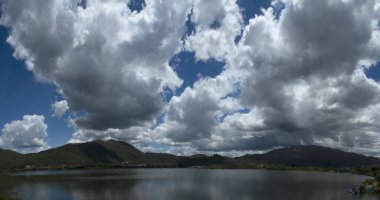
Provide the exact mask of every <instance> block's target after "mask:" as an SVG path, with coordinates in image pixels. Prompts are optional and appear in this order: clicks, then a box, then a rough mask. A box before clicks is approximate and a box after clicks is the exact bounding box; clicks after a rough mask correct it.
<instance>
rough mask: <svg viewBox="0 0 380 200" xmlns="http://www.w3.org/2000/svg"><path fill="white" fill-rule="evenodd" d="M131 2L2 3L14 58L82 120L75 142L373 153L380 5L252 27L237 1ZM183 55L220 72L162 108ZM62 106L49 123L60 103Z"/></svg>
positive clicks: (374, 0) (296, 8) (273, 18)
mask: <svg viewBox="0 0 380 200" xmlns="http://www.w3.org/2000/svg"><path fill="white" fill-rule="evenodd" d="M129 3H130V2H129V1H128V0H125V1H122V0H113V1H101V0H88V1H87V3H86V6H78V2H77V1H71V0H63V1H62V0H61V1H58V0H54V1H49V2H47V3H45V4H40V3H38V2H37V1H32V0H3V1H2V5H1V10H2V16H1V20H0V22H1V24H2V25H5V26H7V27H9V28H10V30H11V32H10V36H9V38H8V42H9V43H10V44H11V45H12V46H13V47H14V49H15V54H14V55H15V56H16V57H17V58H19V59H22V60H24V61H25V63H26V65H27V67H28V69H29V70H31V71H32V72H33V73H34V75H35V76H36V77H37V78H38V79H39V80H41V81H46V82H50V83H52V84H55V85H56V86H57V87H58V89H59V90H60V91H62V92H61V93H62V95H63V96H64V97H65V98H66V99H67V100H69V102H70V105H69V106H70V110H72V111H74V112H75V111H83V113H84V115H80V113H82V112H78V113H79V115H74V116H78V117H74V118H73V119H71V120H72V121H73V124H74V126H75V127H76V132H75V133H74V134H73V137H72V139H71V140H70V141H71V142H81V141H87V140H94V139H111V138H113V139H121V140H125V141H131V142H133V143H135V144H140V145H141V146H143V147H144V148H145V149H155V148H154V147H149V146H146V145H148V144H150V143H152V142H153V143H158V144H160V145H167V147H165V148H164V150H165V151H171V152H176V153H178V154H187V153H189V152H196V151H202V152H222V153H225V154H229V153H228V152H233V154H234V155H236V154H238V152H242V153H243V152H252V151H256V150H259V151H265V150H267V149H272V148H276V147H278V146H286V145H304V144H306V145H307V144H320V145H325V146H331V147H337V148H341V149H346V150H347V149H350V150H352V151H356V152H360V153H366V154H371V155H378V150H379V148H380V139H379V138H380V137H379V136H380V127H379V126H378V125H377V122H378V121H379V120H380V115H379V114H378V113H380V83H379V82H376V81H375V80H373V79H370V78H368V77H367V76H366V74H365V70H366V69H368V68H371V67H373V66H374V65H375V64H376V63H378V62H379V60H380V30H379V20H380V1H379V0H368V1H355V0H320V1H310V0H275V1H272V6H271V7H269V8H268V9H266V10H262V11H263V12H262V13H260V14H257V15H256V16H255V17H253V18H252V19H250V20H249V22H248V24H246V25H244V23H243V21H242V20H243V19H242V14H241V11H242V8H240V7H239V6H238V5H237V3H236V1H235V0H212V1H201V0H186V1H179V2H175V3H173V2H169V1H162V2H158V1H153V0H147V1H146V3H145V5H144V6H143V8H142V10H140V11H139V12H137V11H132V10H130V9H129V7H128V4H129ZM279 5H280V6H279ZM41 10H42V11H44V12H41ZM168 22H170V23H168ZM189 22H190V23H191V24H192V25H191V26H193V28H194V31H193V32H191V33H188V34H187V35H186V33H185V31H186V24H187V23H189ZM237 37H239V38H240V37H241V39H240V40H236V38H237ZM183 50H186V51H194V53H195V58H196V59H198V60H205V61H206V60H208V59H215V60H218V61H223V62H224V63H225V66H224V67H223V71H222V72H221V73H220V74H219V75H218V76H216V77H214V78H202V77H200V78H199V80H198V81H197V82H195V83H194V84H193V86H191V87H187V88H186V89H185V90H184V91H183V92H182V93H181V94H178V95H176V96H173V97H172V98H171V99H169V100H168V102H165V101H163V98H162V95H163V93H165V92H167V91H168V90H169V91H170V90H171V92H172V93H173V94H175V90H176V88H177V87H179V86H181V84H182V83H183V82H184V81H185V80H181V79H180V78H179V77H178V75H177V74H176V72H175V71H174V70H173V69H172V67H170V66H169V64H168V63H169V62H168V61H169V60H170V59H171V57H172V56H173V55H175V54H177V53H179V52H181V51H183ZM176 67H181V66H176ZM185 78H186V77H185ZM169 93H170V92H169ZM62 104H63V103H62ZM66 104H67V102H66ZM60 106H61V108H62V107H64V108H65V109H59V108H58V107H60ZM56 107H57V114H55V116H57V117H59V116H62V115H63V114H61V115H60V114H59V113H62V112H63V110H67V109H68V108H67V105H66V106H65V105H57V106H54V111H56V109H55V108H56ZM59 111H61V112H59ZM63 113H64V112H63ZM159 116H162V119H161V120H157V118H158V117H159ZM144 145H145V146H144ZM156 150H157V149H155V151H156Z"/></svg>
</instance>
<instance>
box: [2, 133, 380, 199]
mask: <svg viewBox="0 0 380 200" xmlns="http://www.w3.org/2000/svg"><path fill="white" fill-rule="evenodd" d="M109 168H211V169H272V170H297V171H321V172H342V173H343V172H344V173H352V174H360V175H367V176H372V177H375V179H371V180H367V181H365V182H364V183H363V185H362V187H364V188H365V190H366V191H373V192H379V191H380V183H379V182H380V159H379V158H376V157H368V156H364V155H360V154H355V153H350V152H344V151H341V150H337V149H331V148H326V147H320V146H293V147H286V148H281V149H277V150H273V151H270V152H268V153H265V154H252V155H244V156H241V157H235V158H230V157H225V156H221V155H212V156H209V155H204V154H197V155H193V156H175V155H172V154H165V153H145V152H141V151H140V150H138V149H136V148H135V147H133V146H132V145H130V144H127V143H124V142H121V141H115V140H109V141H94V142H88V143H81V144H67V145H64V146H61V147H58V148H54V149H49V150H46V151H42V152H39V153H32V154H19V153H17V152H13V151H9V150H0V170H1V171H5V172H7V171H8V172H15V171H30V170H52V169H59V170H65V169H109ZM1 199H4V197H1V196H0V200H1Z"/></svg>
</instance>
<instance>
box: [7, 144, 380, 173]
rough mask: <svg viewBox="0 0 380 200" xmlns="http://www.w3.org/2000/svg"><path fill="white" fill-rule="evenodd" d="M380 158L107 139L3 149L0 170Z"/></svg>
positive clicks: (330, 163) (320, 163)
mask: <svg viewBox="0 0 380 200" xmlns="http://www.w3.org/2000/svg"><path fill="white" fill-rule="evenodd" d="M379 164H380V159H379V158H375V157H367V156H364V155H360V154H356V153H350V152H344V151H341V150H337V149H331V148H326V147H320V146H296V147H285V148H281V149H277V150H273V151H270V152H268V153H265V154H253V155H245V156H241V157H236V158H229V157H225V156H220V155H213V156H207V155H204V154H196V155H193V156H188V157H186V156H176V155H172V154H167V153H144V152H141V151H140V150H138V149H136V148H135V147H134V146H132V145H130V144H127V143H125V142H121V141H116V140H108V141H93V142H87V143H81V144H66V145H63V146H61V147H57V148H53V149H49V150H46V151H41V152H39V153H31V154H20V153H17V152H13V151H10V150H1V149H0V170H17V169H33V168H37V169H41V168H48V169H50V168H78V167H81V168H86V167H192V166H207V167H220V168H277V167H281V166H291V167H320V168H343V167H358V166H370V165H379Z"/></svg>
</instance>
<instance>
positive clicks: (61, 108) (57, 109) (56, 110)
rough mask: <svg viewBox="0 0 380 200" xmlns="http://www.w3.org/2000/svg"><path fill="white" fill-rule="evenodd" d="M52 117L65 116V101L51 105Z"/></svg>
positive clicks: (66, 107)
mask: <svg viewBox="0 0 380 200" xmlns="http://www.w3.org/2000/svg"><path fill="white" fill-rule="evenodd" d="M52 108H53V116H54V117H57V118H62V117H63V115H65V113H66V111H67V110H69V104H68V103H67V101H66V100H62V101H56V102H54V104H53V105H52Z"/></svg>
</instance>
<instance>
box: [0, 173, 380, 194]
mask: <svg viewBox="0 0 380 200" xmlns="http://www.w3.org/2000/svg"><path fill="white" fill-rule="evenodd" d="M366 178H368V177H363V176H355V175H350V174H332V173H311V172H284V171H265V170H201V169H123V170H101V171H99V170H78V171H48V172H26V173H20V174H15V175H13V176H7V177H4V178H2V179H1V180H0V189H1V188H3V190H4V189H5V188H6V190H8V191H11V192H12V194H13V196H14V197H17V198H19V199H22V200H24V199H28V200H29V199H39V200H45V199H46V200H50V199H54V200H57V199H75V200H84V199H144V200H145V199H158V200H159V199H163V200H170V199H175V200H177V199H184V200H187V199H189V200H190V199H191V200H194V199H215V200H220V199H243V200H244V199H255V200H261V199H262V200H264V199H265V200H271V199H294V200H297V199H300V200H301V199H302V200H304V199H311V200H320V199H326V200H328V199H331V200H340V199H342V200H343V199H344V200H346V199H352V196H351V195H350V193H348V192H347V188H348V187H350V186H351V185H355V184H358V183H360V182H362V181H363V180H364V179H366ZM360 199H363V200H372V199H378V196H373V195H369V196H362V197H361V198H360Z"/></svg>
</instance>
